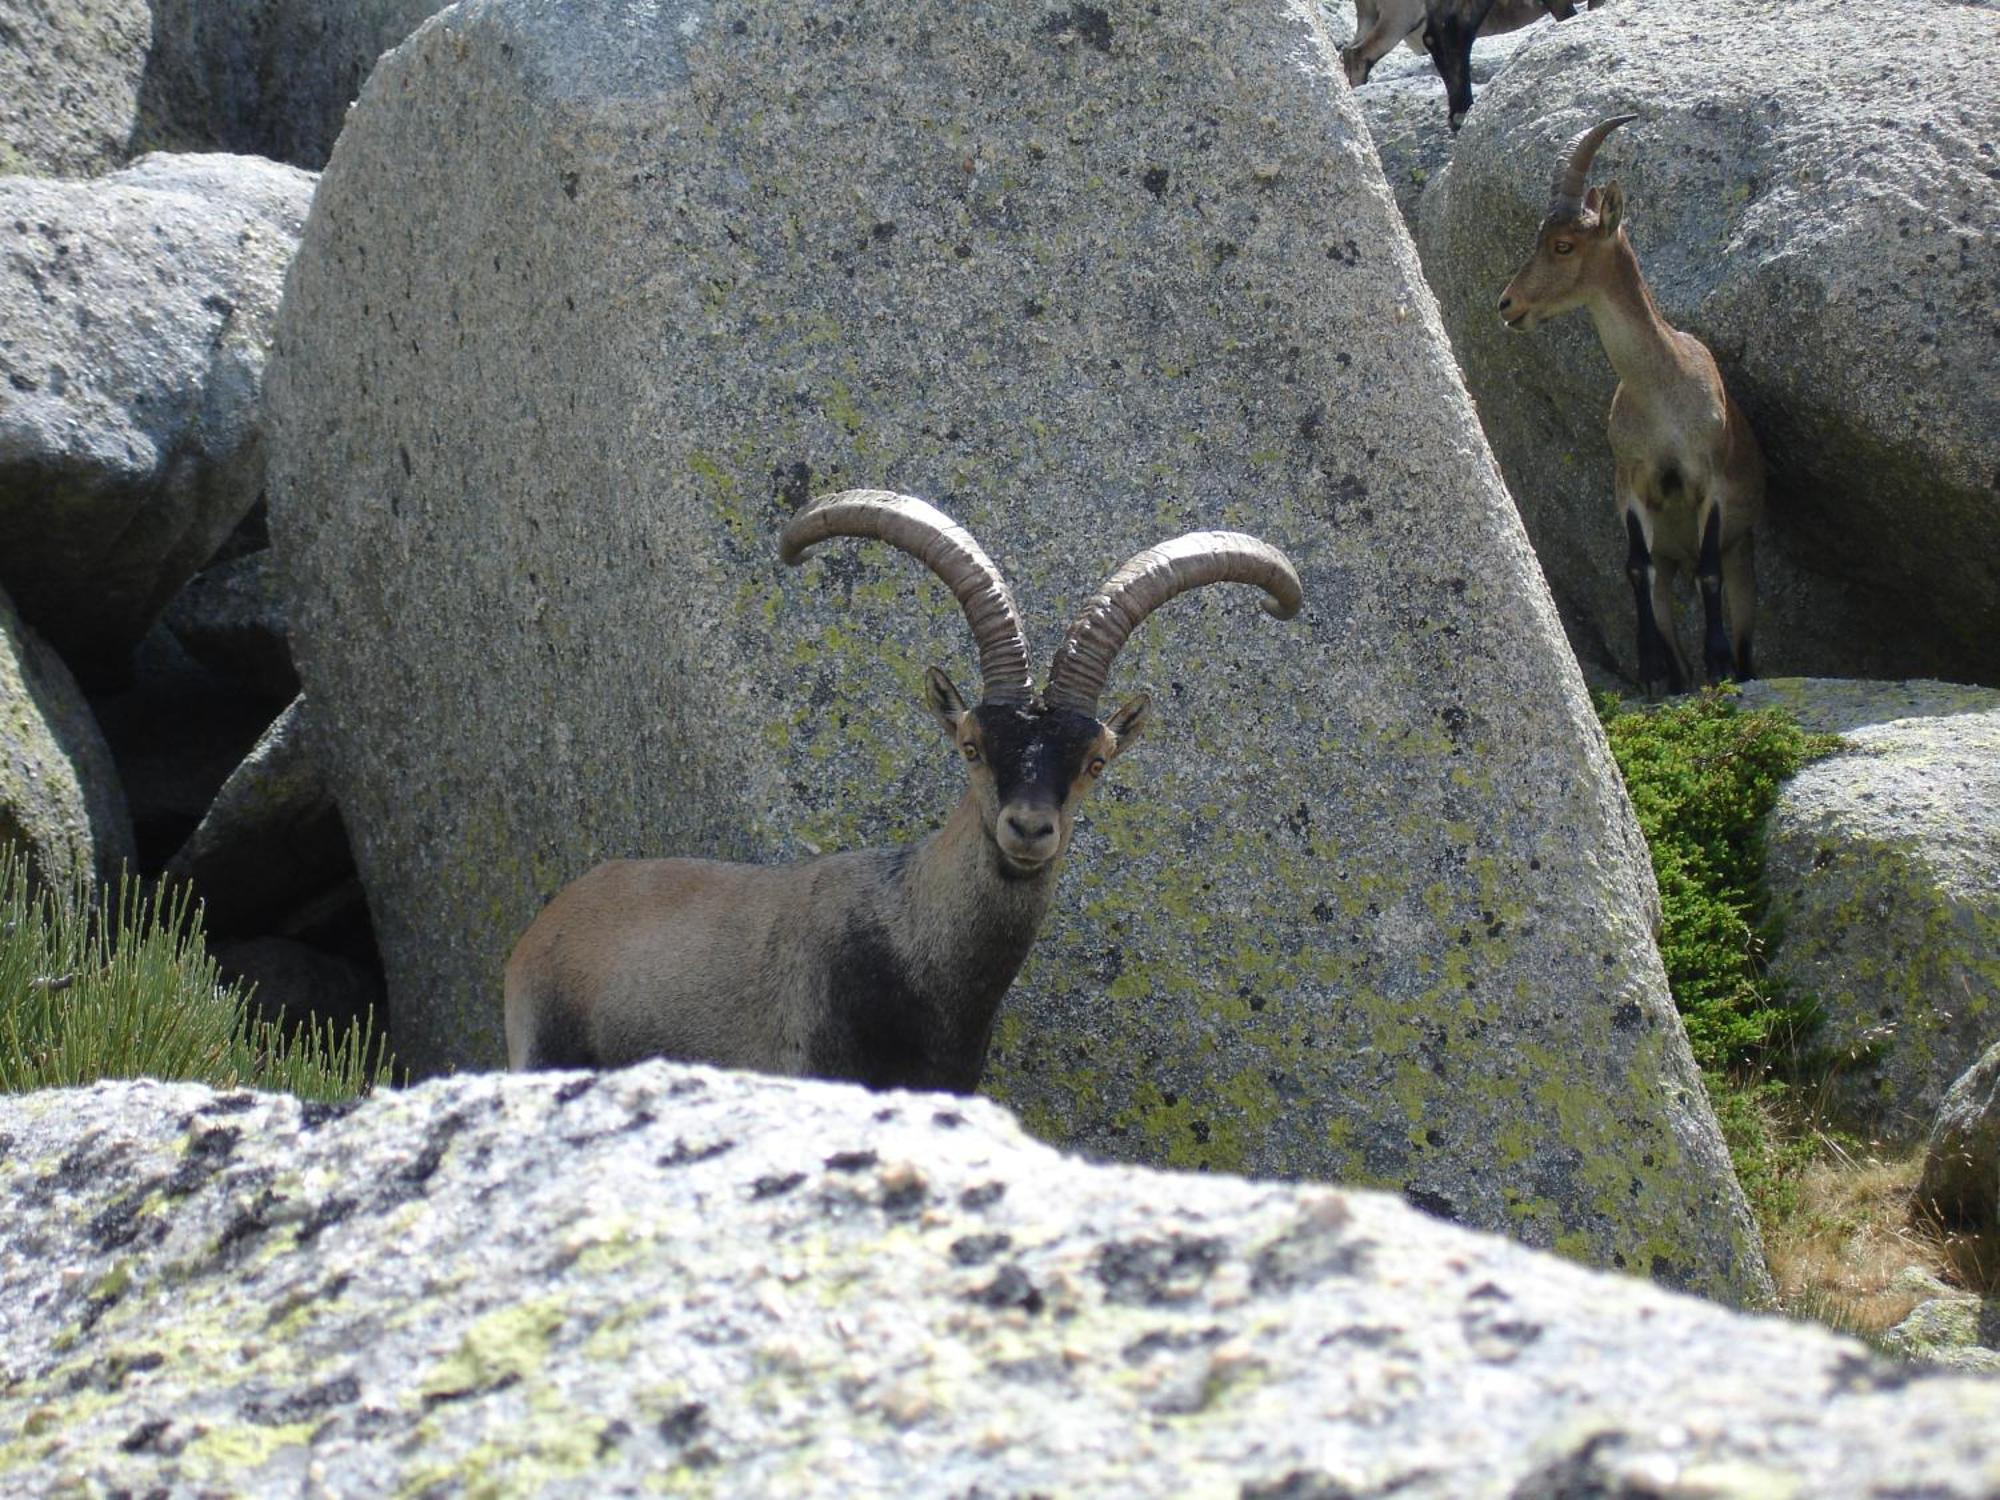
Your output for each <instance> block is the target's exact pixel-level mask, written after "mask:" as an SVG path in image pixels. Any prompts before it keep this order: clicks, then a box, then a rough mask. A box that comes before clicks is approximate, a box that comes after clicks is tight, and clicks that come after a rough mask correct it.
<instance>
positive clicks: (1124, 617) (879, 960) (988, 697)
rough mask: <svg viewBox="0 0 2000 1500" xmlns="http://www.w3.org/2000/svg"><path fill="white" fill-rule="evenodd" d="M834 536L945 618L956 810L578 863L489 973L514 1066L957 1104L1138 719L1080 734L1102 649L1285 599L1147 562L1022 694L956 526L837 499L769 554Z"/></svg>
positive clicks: (985, 584)
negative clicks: (1202, 615) (770, 859)
mask: <svg viewBox="0 0 2000 1500" xmlns="http://www.w3.org/2000/svg"><path fill="white" fill-rule="evenodd" d="M835 536H852V537H873V538H877V539H879V540H881V541H885V542H888V543H890V544H891V545H893V546H895V547H899V548H901V549H902V550H903V551H905V552H907V553H909V554H910V555H911V556H912V557H915V558H916V559H918V560H919V561H920V562H922V563H924V564H925V565H926V566H928V567H929V568H931V569H932V570H933V571H934V572H935V573H936V574H937V575H938V576H939V577H940V578H941V579H943V580H944V582H945V583H946V584H947V585H948V586H949V587H950V588H951V590H952V592H953V593H954V594H955V595H956V596H957V598H958V601H959V604H960V605H961V607H962V608H963V609H964V611H965V617H966V620H967V622H968V623H969V624H970V625H971V627H972V635H973V640H974V642H975V643H976V645H977V646H978V650H979V671H980V678H981V690H980V700H979V702H978V703H977V704H974V705H971V706H968V705H967V704H966V702H965V700H964V699H963V698H961V697H960V696H959V693H958V689H957V688H955V687H953V686H952V684H951V681H950V679H949V678H947V677H946V676H945V675H944V673H943V672H941V671H939V670H938V669H937V668H936V667H933V668H931V669H930V670H929V671H928V672H927V673H926V674H925V681H924V693H925V698H926V700H927V701H928V703H929V706H930V710H931V713H932V714H933V715H934V716H935V717H936V719H937V722H938V723H939V725H940V726H942V728H943V730H944V732H945V734H946V735H947V736H948V737H949V738H950V740H951V742H952V745H953V747H954V750H955V753H956V754H957V755H958V756H960V757H961V758H962V759H963V760H964V762H965V765H966V773H967V785H966V789H965V794H964V796H963V797H962V798H961V799H960V800H959V804H958V806H957V808H956V809H955V810H954V811H953V812H952V814H951V816H950V817H949V818H948V819H946V821H945V824H944V826H943V827H942V828H940V829H938V830H937V832H935V833H933V834H931V835H930V837H928V838H926V839H924V840H923V841H922V842H921V843H918V844H915V845H911V846H908V847H905V848H897V849H871V850H862V851H858V852H854V853H846V854H830V855H826V856H824V857H822V858H819V859H813V860H807V861H805V862H803V863H799V864H790V865H773V866H764V865H742V864H724V863H720V862H718V861H714V860H702V859H655V860H614V861H612V862H610V863H608V864H602V865H599V866H598V867H597V868H596V869H594V870H591V871H590V872H589V873H588V874H586V875H584V876H582V877H581V878H580V879H578V880H576V881H575V882H573V883H572V884H570V885H569V886H567V887H565V888H564V889H563V890H561V891H560V892H558V893H557V895H556V897H555V899H554V900H552V901H551V902H550V903H549V904H548V906H547V907H546V908H545V909H544V910H543V912H542V913H541V915H540V916H538V917H537V918H536V919H535V920H534V922H533V923H532V924H531V925H530V926H529V928H528V930H527V932H526V933H524V934H523V935H522V937H521V940H520V942H519V944H518V945H517V946H516V947H515V949H514V955H513V958H512V959H511V960H510V961H509V963H508V965H507V980H506V1013H507V1055H508V1060H509V1062H510V1063H511V1064H512V1065H513V1066H514V1067H516V1068H555V1067H612V1066H618V1065H621V1064H624V1063H629V1062H635V1061H637V1060H639V1059H641V1058H646V1057H672V1058H680V1059H683V1060H687V1061H695V1062H709V1063H717V1064H720V1065H723V1066H726V1067H737V1068H751V1069H756V1070H759V1071H763V1072H771V1073H792V1074H810V1075H813V1076H817V1077H822V1078H846V1079H853V1080H855V1081H858V1082H861V1083H865V1084H869V1085H871V1086H874V1087H878V1088H888V1087H908V1088H945V1089H957V1090H970V1089H972V1088H974V1087H976V1086H977V1085H978V1083H979V1077H980V1074H981V1072H982V1070H983V1068H984V1066H985V1060H986V1044H987V1038H988V1035H989V1034H990V1032H991V1031H992V1028H993V1016H994V1012H995V1011H996V1010H997V1009H998V1007H999V1004H1000V1000H1001V997H1002V996H1004V995H1005V994H1006V992H1007V988H1008V986H1009V985H1011V984H1012V983H1013V981H1014V975H1015V974H1016V972H1018V971H1019V969H1020V967H1021V964H1022V961H1023V960H1024V959H1025V958H1026V957H1027V954H1028V949H1029V947H1030V946H1031V945H1032V944H1033V942H1034V938H1035V932H1036V929H1037V928H1038V927H1039V926H1040V925H1041V921H1042V917H1043V914H1044V913H1045V912H1046V911H1047V910H1048V906H1049V900H1050V897H1051V896H1052V895H1053V894H1054V891H1055V885H1056V876H1057V872H1058V871H1059V870H1060V869H1061V866H1062V857H1063V853H1064V851H1065V850H1066V849H1067V848H1068V847H1069V840H1070V832H1071V828H1072V825H1073V820H1074V819H1075V816H1076V811H1077V808H1078V806H1079V805H1080V804H1081V803H1082V801H1083V799H1084V797H1085V796H1086V795H1087V794H1088V793H1089V791H1090V789H1091V788H1092V787H1093V786H1095V785H1096V784H1097V780H1098V778H1099V777H1100V776H1102V775H1103V774H1104V769H1105V767H1106V766H1108V765H1109V764H1110V763H1111V761H1112V760H1114V759H1115V758H1117V756H1118V755H1119V754H1120V753H1121V752H1123V751H1124V750H1125V749H1126V748H1127V747H1128V746H1129V745H1130V744H1131V743H1132V741H1133V740H1134V738H1135V737H1136V736H1137V735H1138V733H1139V730H1140V728H1141V726H1142V725H1143V724H1144V722H1145V719H1146V714H1147V703H1148V700H1147V698H1146V697H1145V695H1144V694H1141V695H1140V696H1138V697H1136V698H1133V699H1131V700H1129V701H1128V702H1126V703H1124V704H1123V705H1121V706H1120V707H1119V708H1118V709H1116V710H1115V711H1114V712H1112V713H1111V714H1109V715H1108V716H1106V717H1103V718H1099V717H1098V709H1097V700H1098V698H1099V696H1100V695H1101V694H1102V693H1103V690H1104V684H1105V681H1106V678H1107V677H1108V675H1109V673H1110V669H1111V664H1112V662H1113V660H1114V659H1115V658H1116V657H1117V655H1118V652H1119V649H1120V648H1121V647H1122V646H1123V645H1124V644H1125V641H1126V639H1127V638H1128V637H1129V636H1130V635H1131V633H1132V631H1134V630H1135V629H1137V628H1138V626H1139V624H1140V623H1141V622H1142V621H1143V620H1144V619H1145V618H1146V616H1147V615H1148V614H1150V613H1151V612H1152V611H1153V610H1155V609H1157V608H1159V607H1160V606H1161V605H1162V604H1165V603H1166V602H1167V601H1168V600H1169V599H1172V598H1174V597H1175V596H1176V595H1178V594H1182V593H1185V592H1187V591H1188V590H1190V589H1195V588H1200V587H1203V586H1204V585H1207V584H1212V583H1248V584H1254V585H1256V586H1257V587H1259V588H1262V589H1263V590H1265V592H1266V593H1267V595H1268V596H1269V597H1268V598H1267V600H1266V605H1265V607H1266V608H1267V609H1268V610H1269V611H1270V612H1271V613H1272V614H1274V615H1276V616H1277V617H1278V618H1280V619H1289V618H1291V616H1293V615H1295V614H1296V613H1298V610H1299V605H1300V597H1301V596H1300V589H1299V579H1298V574H1297V573H1296V572H1295V571H1294V570H1293V568H1292V565H1291V563H1290V562H1289V561H1287V560H1286V558H1285V556H1284V554H1283V553H1281V552H1280V551H1278V549H1277V548H1275V547H1272V546H1270V545H1269V544H1268V543H1265V542H1261V541H1259V540H1257V539H1256V538H1255V537H1250V536H1245V535H1242V534H1241V533H1238V532H1230V531H1207V532H1195V533H1191V534H1189V535H1186V536H1182V537H1179V538H1176V539H1175V540H1173V541H1171V542H1167V543H1164V544H1162V545H1160V546H1157V547H1149V548H1147V549H1146V550H1145V551H1143V552H1141V553H1139V554H1138V555H1137V556H1136V557H1134V558H1133V559H1132V560H1131V561H1130V562H1128V563H1127V564H1126V565H1125V566H1124V567H1123V568H1121V569H1119V570H1118V572H1116V573H1114V574H1113V575H1112V576H1111V578H1110V579H1108V580H1107V581H1106V583H1105V585H1104V588H1103V589H1102V590H1101V591H1100V592H1099V593H1098V595H1097V597H1096V598H1094V599H1093V600H1092V601H1091V602H1090V604H1089V605H1088V606H1087V607H1086V608H1085V610H1084V611H1083V613H1082V614H1081V616H1079V618H1078V619H1077V620H1076V622H1075V623H1074V624H1073V625H1072V626H1071V627H1070V629H1069V631H1068V632H1067V633H1066V634H1065V636H1064V638H1063V642H1062V645H1061V646H1060V647H1059V648H1058V649H1057V651H1056V656H1055V662H1054V665H1053V667H1052V669H1051V671H1050V673H1049V682H1048V686H1047V688H1046V689H1045V690H1044V691H1042V692H1039V693H1038V692H1037V691H1036V690H1035V685H1034V682H1033V680H1032V679H1031V678H1030V676H1029V672H1028V639H1027V631H1026V628H1025V626H1024V625H1023V623H1022V619H1021V613H1020V610H1019V609H1018V608H1017V607H1016V605H1015V603H1014V597H1013V593H1012V591H1011V590H1010V589H1009V588H1008V587H1007V581H1006V579H1005V578H1003V577H1002V576H1001V574H1000V570H999V569H998V568H996V567H995V566H994V565H993V563H992V561H991V560H990V559H989V558H988V557H987V555H986V553H985V552H984V551H983V550H982V549H981V548H980V546H979V543H978V542H976V541H974V540H973V538H972V536H971V534H970V533H968V532H967V531H966V530H965V529H964V528H963V527H961V526H958V525H956V524H955V523H954V522H952V521H951V519H950V518H949V517H947V516H945V515H944V514H942V513H941V512H939V511H938V510H936V509H935V508H933V507H932V506H930V505H928V504H926V503H925V502H924V501H922V500H918V499H914V498H912V497H910V496H907V495H895V494H890V493H887V492H885V491H877V490H853V491H848V492H845V493H842V494H837V495H830V496H827V497H825V498H824V499H821V500H818V501H816V502H815V503H814V504H813V505H812V506H810V507H809V508H808V509H806V510H804V511H802V512H800V513H799V515H797V516H796V517H794V518H793V520H792V521H791V523H790V524H789V525H788V526H786V528H785V530H784V534H783V536H782V538H781V539H780V542H779V555H780V556H781V557H782V558H783V559H784V560H785V561H786V562H788V563H797V562H798V561H800V560H801V559H802V558H803V557H804V555H805V553H806V552H807V550H808V549H810V548H811V547H813V546H814V545H815V544H817V543H819V542H821V541H824V540H826V539H828V538H830V537H835Z"/></svg>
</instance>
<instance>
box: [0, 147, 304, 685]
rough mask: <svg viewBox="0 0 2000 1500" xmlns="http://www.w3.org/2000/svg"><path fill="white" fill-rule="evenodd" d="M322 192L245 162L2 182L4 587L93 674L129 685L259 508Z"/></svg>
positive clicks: (283, 172)
mask: <svg viewBox="0 0 2000 1500" xmlns="http://www.w3.org/2000/svg"><path fill="white" fill-rule="evenodd" d="M312 192H313V179H312V177H311V176H309V175H308V174H306V173H304V172H300V171H297V170H295V169H293V168H291V167H281V166H276V165H274V164H272V163H270V162H265V161H257V160H253V159H251V158H248V157H236V156H188V157H176V156H164V155H154V156H149V157H146V158H144V159H142V160H141V161H139V162H136V163H135V164H133V165H132V166H130V167H128V168H126V169H125V170H123V171H120V172H115V173H113V174H112V175H110V176H108V177H103V178H97V179H94V180H92V181H89V182H55V181H45V180H41V179H35V178H26V177H0V249H3V250H4V253H0V391H4V395H0V587H4V588H6V589H7V590H8V591H9V592H10V593H11V594H12V595H13V596H14V602H15V604H16V606H17V607H18V608H19V609H20V611H21V614H22V616H23V617H24V618H25V619H26V620H27V621H28V622H29V623H30V624H31V625H33V626H34V627H35V628H36V629H37V630H38V631H40V632H41V633H42V634H43V635H45V636H47V637H48V638H49V640H50V642H51V643H52V644H54V645H55V646H56V648H57V649H58V650H60V651H61V652H62V653H63V655H64V658H65V660H67V661H68V662H69V664H70V666H71V667H72V668H73V669H75V670H76V671H77V672H78V674H79V675H82V676H84V677H85V678H86V679H90V678H109V677H115V676H116V675H117V673H118V671H119V670H120V668H121V666H122V664H123V662H124V658H125V654H126V653H127V652H129V650H130V648H131V647H132V645H133V644H134V643H135V642H136V641H137V640H138V639H139V637H140V636H141V635H142V634H144V632H145V629H146V627H147V626H148V625H149V624H151V623H152V621H153V620H154V619H155V618H157V617H158V615H159V613H160V611H161V610H162V609H164V608H165V607H166V604H167V601H168V600H169V599H171V598H172V597H173V595H174V593H175V591H176V590H177V589H179V588H180V586H181V585H182V584H183V583H185V582H186V581H187V579H188V577H189V576H190V575H191V574H192V573H193V572H194V571H195V569H197V568H199V567H200V566H201V565H202V564H203V563H205V562H207V561H208V560H209V558H210V557H211V556H212V555H213V554H214V552H215V548H216V546H217V544H218V543H219V542H221V540H222V539H223V538H224V537H226V536H227V535H228V534H229V532H230V529H231V528H232V527H234V526H235V525H236V523H237V521H238V520H240V519H241V518H242V516H243V514H244V513H245V512H246V511H248V510H249V509H250V507H251V506H252V505H253V504H255V503H256V500H257V496H258V494H259V492H260V491H261V489H262V487H263V483H264V445H263V425H262V422H261V419H260V417H259V412H258V407H259V401H260V399H261V394H262V382H263V374H264V357H265V354H266V351H267V349H268V346H269V343H270V338H271V324H272V317H273V315H274V313H275V312H276V310H277V305H278V294H279V292H280V290H281V288H282V285H283V281H284V274H285V266H286V264H287V262H289V261H290V259H291V257H292V252H293V251H294V249H295V248H296V247H297V244H298V235H299V231H300V228H301V226H302V225H303V223H304V220H305V211H306V205H307V204H308V203H309V202H310V201H311V199H312Z"/></svg>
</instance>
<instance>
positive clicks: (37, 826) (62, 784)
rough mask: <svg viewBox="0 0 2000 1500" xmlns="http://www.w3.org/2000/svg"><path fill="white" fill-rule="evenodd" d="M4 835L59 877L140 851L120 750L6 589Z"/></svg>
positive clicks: (42, 871)
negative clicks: (115, 759)
mask: <svg viewBox="0 0 2000 1500" xmlns="http://www.w3.org/2000/svg"><path fill="white" fill-rule="evenodd" d="M0 844H12V845H14V846H16V848H17V849H21V850H25V851H26V854H27V857H28V862H29V865H30V867H31V869H33V871H34V872H35V873H36V874H37V875H38V876H40V877H41V878H43V879H45V880H48V881H51V882H53V883H55V884H58V885H62V884H67V883H68V882H69V881H70V880H72V879H74V878H75V877H76V876H77V875H79V874H84V873H90V874H95V875H98V876H100V877H101V876H110V875H113V874H115V873H116V871H117V869H118V866H119V865H120V863H121V862H125V861H129V860H130V859H131V858H132V853H133V846H132V816H131V814H130V813H129V812H128V811H127V810H126V806H125V792H124V789H123V787H122V786H121V785H120V784H119V780H118V773H117V770H116V769H115V768H114V766H113V765H112V761H111V751H110V749H109V747H107V746H106V745H105V743H104V735H103V733H102V731H100V730H99V728H98V726H97V720H96V719H95V718H93V717H92V715H91V712H90V705H89V704H87V703H86V702H84V698H83V694H82V692H81V691H79V690H78V688H77V685H76V679H75V678H73V677H72V676H70V674H69V669H68V668H67V667H65V666H64V665H63V664H62V658H60V657H59V656H57V655H56V654H55V652H54V651H52V650H50V649H49V647H48V644H47V643H46V642H45V641H43V640H41V639H40V638H39V637H38V636H36V634H35V633H34V632H33V631H32V630H30V629H28V628H27V627H26V626H25V625H23V624H22V623H21V617H20V616H19V615H17V614H15V613H14V606H13V605H12V604H11V603H9V602H8V599H7V596H6V595H5V594H0Z"/></svg>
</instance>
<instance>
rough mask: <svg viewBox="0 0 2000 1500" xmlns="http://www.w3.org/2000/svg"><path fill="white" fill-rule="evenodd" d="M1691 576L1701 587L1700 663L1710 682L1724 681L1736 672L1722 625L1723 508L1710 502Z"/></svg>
mask: <svg viewBox="0 0 2000 1500" xmlns="http://www.w3.org/2000/svg"><path fill="white" fill-rule="evenodd" d="M1694 576H1695V579H1696V581H1697V582H1698V583H1699V584H1700V585H1701V622H1702V646H1701V663H1702V667H1703V669H1704V670H1705V671H1706V672H1707V674H1708V680H1709V681H1710V682H1722V681H1725V680H1726V679H1727V678H1728V677H1729V676H1730V674H1731V673H1732V671H1733V670H1734V668H1735V662H1734V659H1733V658H1732V656H1731V653H1730V650H1729V631H1728V629H1727V628H1726V627H1725V626H1724V624H1723V621H1722V507H1721V506H1720V505H1717V504H1716V503H1715V502H1714V501H1712V500H1711V501H1710V502H1709V503H1708V506H1707V511H1706V514H1705V515H1704V516H1703V517H1702V522H1701V557H1700V560H1699V561H1698V562H1696V564H1695V570H1694Z"/></svg>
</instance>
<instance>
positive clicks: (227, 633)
mask: <svg viewBox="0 0 2000 1500" xmlns="http://www.w3.org/2000/svg"><path fill="white" fill-rule="evenodd" d="M163 618H164V619H165V621H166V625H167V629H169V630H171V631H172V632H173V634H174V639H175V640H177V641H179V642H180V643H181V646H182V649H184V650H185V651H186V652H187V653H188V655H190V656H192V657H193V658H194V659H195V660H196V661H198V662H200V663H201V664H202V665H203V666H205V667H207V668H209V669H210V670H211V671H214V672H218V673H220V674H222V675H223V676H225V677H230V678H233V679H235V680H236V681H238V682H240V683H242V684H244V686H246V687H248V688H250V689H252V690H253V691H255V692H257V693H258V694H260V695H262V696H263V697H265V698H266V699H272V700H275V701H276V702H278V703H289V702H291V700H292V699H294V698H296V697H297V696H298V692H299V674H298V669H297V668H296V667H294V666H293V665H292V648H291V646H290V645H289V644H288V643H287V641H286V638H285V637H286V629H285V601H284V593H283V586H282V583H281V581H280V579H279V578H278V570H277V567H276V565H275V564H274V563H273V562H272V560H271V553H270V550H269V549H268V548H265V549H261V550H258V551H255V552H245V553H243V554H241V555H240V556H237V557H231V558H225V559H222V560H220V561H217V562H213V563H210V564H209V565H208V566H207V567H205V568H203V569H202V570H201V571H200V572H199V573H197V574H195V576H194V577H193V578H191V579H189V580H188V585H187V587H186V588H184V589H182V590H181V591H180V592H179V593H178V594H176V595H174V598H173V602H172V603H170V604H169V605H168V606H167V611H166V614H165V615H164V616H163Z"/></svg>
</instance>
